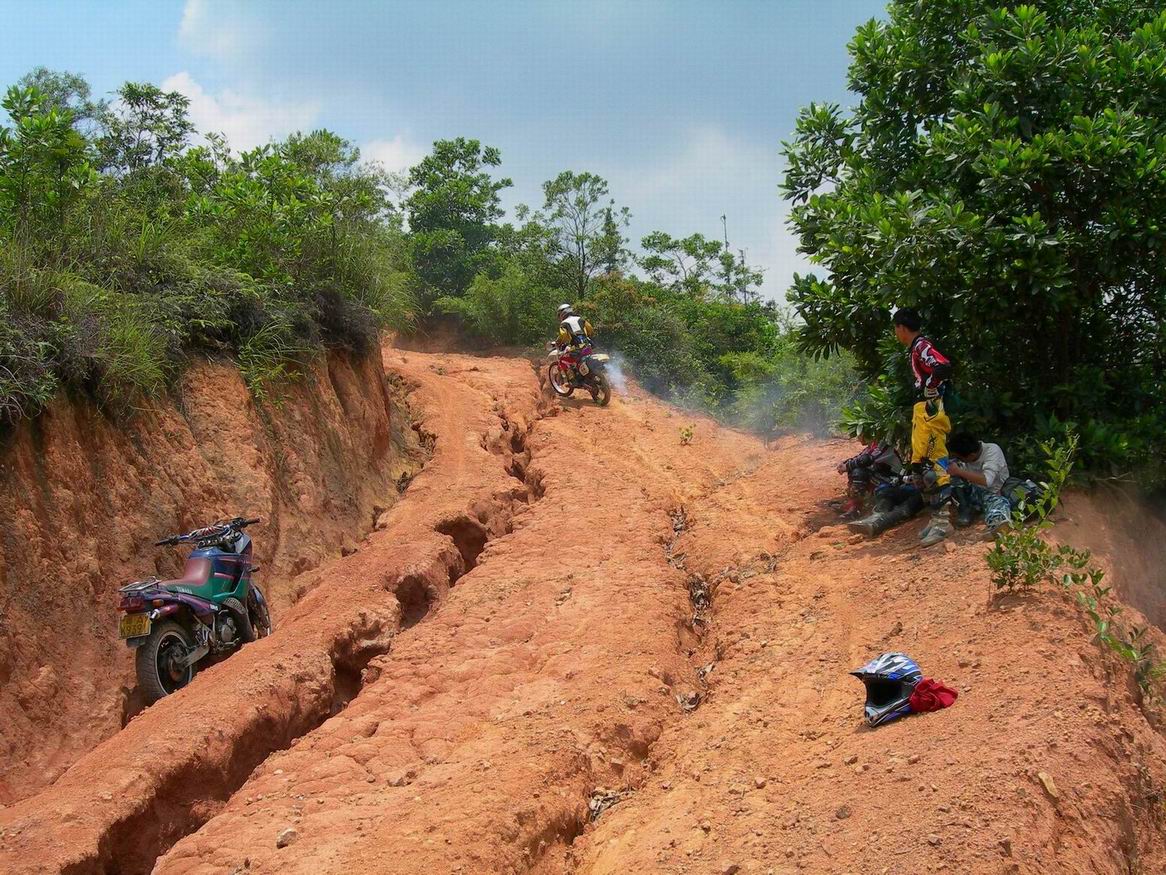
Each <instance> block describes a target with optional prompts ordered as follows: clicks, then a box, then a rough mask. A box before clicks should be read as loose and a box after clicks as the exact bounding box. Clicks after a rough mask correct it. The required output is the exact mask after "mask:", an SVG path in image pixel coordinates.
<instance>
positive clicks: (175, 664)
mask: <svg viewBox="0 0 1166 875" xmlns="http://www.w3.org/2000/svg"><path fill="white" fill-rule="evenodd" d="M193 648H194V640H193V639H192V637H191V635H190V633H189V632H187V631H186V630H185V629H183V628H182V627H181V626H180V625H178V624H177V623H175V622H173V621H167V622H165V623H159V624H158V625H157V626H155V627H154V629H153V630H152V631H151V632H150V637H149V638H147V639H146V643H145V644H143V645H142V646H141V647H139V648H138V652H137V655H136V657H135V665H134V667H135V669H136V670H137V675H138V686H140V687H141V688H142V693H143V695H144V696H145V697H146V703H147V704H149V705H153V704H154V703H155V702H157V701H158V700H159V699H164V698H166V697H167V696H169V695H170V694H171V693H175V692H177V691H178V690H181V689H182V688H183V687H185V686H186V685H187V684H189V683H190V682H191V681H192V680H194V666H193V665H186V666H184V665H180V664H179V660H180V659H181V658H182V657H184V656H185V655H186V654H187V653H188V652H189V651H190V650H192V649H193Z"/></svg>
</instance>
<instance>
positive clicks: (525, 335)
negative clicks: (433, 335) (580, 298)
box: [435, 263, 560, 346]
mask: <svg viewBox="0 0 1166 875" xmlns="http://www.w3.org/2000/svg"><path fill="white" fill-rule="evenodd" d="M559 296H560V293H559V291H558V290H556V289H554V288H548V287H546V286H543V285H539V284H538V283H537V282H535V281H534V280H532V278H531V277H529V276H527V274H526V273H525V272H524V271H523V270H522V268H521V267H520V266H518V265H517V264H513V263H512V264H508V265H507V266H506V268H505V269H504V270H503V271H502V274H501V276H499V277H498V278H497V279H493V278H491V277H490V276H488V275H486V274H484V273H480V274H478V275H477V276H476V277H475V278H474V281H473V283H471V284H470V288H469V290H468V291H467V292H466V294H465V295H464V296H463V297H460V298H455V297H444V298H438V299H437V301H436V302H435V308H436V309H437V310H438V311H440V312H443V313H452V314H456V315H458V316H460V317H461V318H462V319H463V321H464V322H465V324H466V326H467V327H468V328H470V330H471V331H473V332H474V333H475V334H476V335H478V336H479V337H482V338H484V339H485V340H487V341H489V342H491V343H496V344H505V345H521V346H533V345H536V344H538V342H539V341H540V340H542V339H544V338H546V336H547V333H548V325H550V324H553V314H554V312H555V306H556V305H557V304H558V298H559Z"/></svg>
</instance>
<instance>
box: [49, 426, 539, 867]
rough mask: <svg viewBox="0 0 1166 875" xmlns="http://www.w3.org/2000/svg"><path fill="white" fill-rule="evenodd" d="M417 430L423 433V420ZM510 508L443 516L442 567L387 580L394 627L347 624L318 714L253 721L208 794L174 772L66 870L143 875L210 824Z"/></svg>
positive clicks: (505, 523)
mask: <svg viewBox="0 0 1166 875" xmlns="http://www.w3.org/2000/svg"><path fill="white" fill-rule="evenodd" d="M418 430H419V433H422V434H424V432H423V431H421V430H420V428H419V427H418ZM435 444H436V437H435V436H432V435H430V436H429V438H428V447H429V448H430V449H431V450H432V448H433V446H434V445H435ZM509 446H510V448H511V452H512V453H513V457H512V461H511V462H510V463H505V457H506V456H507V455H509V454H508V453H504V452H501V451H498V452H497V453H496V454H497V455H499V456H501V457H502V458H503V462H504V464H503V467H504V468H506V470H507V472H508V473H510V475H511V476H512V477H514V478H515V479H517V480H520V481H522V483H523V484H524V487H529V486H530V484H527V483H526V480H525V478H524V476H521V475H519V474H518V473H517V471H518V470H525V468H526V467H528V466H529V464H530V462H531V453H530V451H529V450H527V449H526V440H525V435H522V434H519V433H517V432H515V433H514V434H513V435H512V436H511V440H510V442H509ZM515 466H520V467H519V468H516V467H515ZM526 495H530V496H533V498H534V499H535V500H537V498H538V497H539V496H540V493H539V492H538V490H537V489H535V488H526V492H525V494H522V493H520V494H519V495H517V496H516V500H517V501H521V502H522V503H526V501H527V500H528V499H527V498H526ZM512 511H513V505H512V504H511V505H509V506H508V505H506V504H502V505H500V506H498V507H496V508H495V509H494V511H493V513H492V514H490V516H489V518H488V519H484V518H483V516H484V514H482V513H481V512H479V514H478V515H475V514H472V513H463V514H457V515H455V516H452V517H449V518H446V519H443V520H441V521H439V522H438V523H437V524H436V525H435V526H434V527H433V528H434V531H435V532H436V533H437V534H439V535H442V536H444V537H445V538H447V539H448V541H449V543H450V545H451V546H452V547H453V550H443V551H440V552H439V553H438V555H437V557H436V560H437V561H436V565H437V567H436V569H434V568H433V567H432V566H431V567H430V568H428V569H427V570H426V572H425V573H423V574H417V573H407V574H404V575H401V576H400V577H398V578H396V579H395V580H394V581H393V583H391V584H390V585H388V586H387V587H386V588H387V589H389V590H390V591H391V592H392V594H393V595H394V596H395V598H396V600H397V605H398V609H397V619H396V623H395V626H394V625H393V624H391V623H385V622H383V621H377V620H373V619H372V618H371V617H368V618H365V619H366V622H365V623H364V624H355V625H353V626H351V627H349V628H348V630H347V632H346V633H345V634H344V635H343V636H342V637H341V638H340V639H339V640H338V641H337V642H336V643H335V644H334V646H333V648H332V649H331V651H330V652H329V659H330V661H331V664H332V676H331V690H330V696H327V697H326V698H325V700H324V702H323V703H322V704H323V707H321V708H317V711H318V713H317V714H314V715H311V716H310V717H309V718H308V719H307V720H305V721H297V722H296V726H294V727H293V726H291V725H288V724H286V723H285V724H284V725H278V724H277V722H276V721H270V722H268V723H265V724H264V725H261V726H257V727H255V729H254V731H253V732H252V733H249V734H248V735H247V736H245V737H243V738H241V739H240V740H239V741H238V742H237V743H236V746H235V748H234V752H233V754H232V757H231V761H230V763H229V764H228V767H227V768H226V769H225V770H224V771H223V773H222V781H221V784H220V785H219V786H218V787H216V788H214V790H213V791H212V792H210V793H208V792H206V790H205V789H204V790H202V791H201V792H198V793H195V794H189V795H187V794H184V792H183V790H184V788H188V787H189V786H191V785H196V786H199V787H202V788H206V786H207V785H206V782H205V776H204V775H198V776H187V775H178V776H175V781H174V787H173V788H170V787H167V788H164V790H163V792H162V793H161V794H159V795H158V796H156V797H155V798H154V800H153V803H152V805H151V806H149V808H147V809H145V810H143V811H142V812H141V813H140V815H139V816H138V817H134V818H130V819H128V820H126V821H123V822H121V823H119V824H118V826H117V828H116V829H115V830H114V831H112V832H110V833H109V834H108V840H107V841H106V842H104V843H103V845H104V846H103V847H102V848H101V851H100V854H99V856H100V858H101V860H102V861H103V862H102V863H101V864H99V865H97V866H96V868H95V867H94V862H95V861H88V860H87V861H84V862H83V863H81V864H79V865H78V866H77V867H74V868H71V869H69V870H68V875H83V873H91V872H95V871H97V872H109V873H114V872H116V873H117V875H145V873H149V872H150V871H152V870H153V868H154V866H155V863H156V862H157V860H158V858H159V857H160V856H162V855H163V854H164V853H165V852H166V851H167V850H168V849H169V848H170V847H172V846H173V845H174V844H175V843H177V842H178V841H180V840H181V839H182V838H183V837H184V836H186V835H190V834H191V833H193V832H195V831H196V830H198V829H199V828H200V827H201V826H202V825H203V824H204V823H206V821H207V820H208V819H209V815H210V814H211V813H213V810H214V806H213V803H218V804H219V805H221V804H222V803H224V802H225V801H226V800H227V799H228V798H230V796H231V795H232V794H233V793H235V792H236V791H237V790H239V789H240V788H241V787H242V786H243V785H244V783H245V782H246V780H247V778H248V776H250V775H251V774H252V773H253V772H254V771H255V769H256V768H258V767H259V766H260V765H262V763H264V762H266V761H267V760H268V759H269V758H270V757H271V756H273V755H274V754H277V753H279V752H281V751H284V750H287V749H288V748H290V747H292V746H294V745H295V744H296V743H297V742H298V741H299V740H300V739H301V738H302V737H304V736H306V735H309V734H310V733H312V732H315V731H316V730H318V729H320V728H321V727H323V726H325V725H326V724H327V723H328V721H330V720H332V719H333V718H335V717H336V716H338V715H339V714H340V713H341V712H342V711H343V710H344V709H345V708H347V707H348V706H349V705H350V704H351V703H352V702H353V700H355V699H356V698H357V697H358V696H359V695H360V694H361V692H362V690H363V689H364V687H365V685H366V684H367V683H368V682H370V681H371V680H374V679H375V678H376V677H378V676H379V675H380V673H381V672H382V671H383V670H384V666H385V663H384V659H383V658H384V657H386V655H387V654H389V653H390V651H391V647H392V640H393V638H394V637H395V636H396V635H397V634H398V633H400V632H402V631H404V630H407V629H412V628H413V627H415V626H417V625H418V624H420V623H422V622H424V621H425V620H426V619H428V618H429V617H430V616H431V611H432V610H433V608H434V607H435V606H436V605H437V603H438V602H439V601H440V600H441V598H442V597H443V596H444V595H445V594H446V593H447V592H448V590H449V588H451V587H453V586H454V585H455V584H456V583H457V582H458V581H459V580H460V579H461V578H462V577H463V576H464V575H465V574H467V573H469V572H470V571H472V570H473V569H474V568H475V567H476V565H477V563H478V558H479V556H480V555H481V554H482V552H483V550H485V548H486V545H487V544H489V543H490V542H491V541H493V540H495V537H496V536H495V535H494V534H492V532H493V531H497V530H501V531H502V534H500V535H498V536H497V537H505V534H506V533H507V532H509V527H510V519H511V513H512ZM487 523H489V524H487ZM374 659H377V660H378V665H377V667H376V668H375V669H373V670H372V671H371V672H370V669H369V664H370V663H371V662H372V661H373V660H374ZM163 824H164V825H165V826H164V827H163V826H162V825H163ZM111 867H112V868H111Z"/></svg>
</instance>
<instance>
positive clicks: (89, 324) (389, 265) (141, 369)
mask: <svg viewBox="0 0 1166 875" xmlns="http://www.w3.org/2000/svg"><path fill="white" fill-rule="evenodd" d="M42 87H43V88H44V90H41V88H42ZM88 94H89V90H88V86H87V85H86V84H85V83H84V81H83V80H81V79H80V78H79V77H76V76H72V75H68V74H66V75H62V74H54V73H52V72H50V71H46V70H43V69H40V70H38V71H34V74H31V75H30V76H29V77H27V83H26V85H24V86H22V87H17V88H13V89H10V90H9V92H8V94H7V96H6V97H5V98H4V101H3V106H4V108H5V109H6V110H7V112H8V116H9V119H10V122H11V126H10V127H0V314H2V315H3V317H4V320H3V321H4V324H3V327H2V329H0V422H12V421H15V420H16V419H18V418H20V417H24V416H31V415H34V414H35V413H36V411H37V410H39V409H40V408H41V407H42V406H43V405H44V404H45V403H47V401H48V400H49V398H51V396H52V394H53V393H54V392H55V391H56V389H57V387H58V386H59V385H61V384H67V385H71V386H73V387H75V388H77V389H80V390H83V391H86V392H89V393H90V394H91V395H92V396H93V397H94V398H95V399H97V400H98V401H99V402H101V403H102V404H104V405H106V406H109V407H112V408H116V409H119V410H126V409H129V408H131V407H132V406H133V405H134V403H135V402H136V400H137V399H138V398H140V397H143V396H149V395H153V394H156V393H158V392H159V391H161V390H162V389H164V387H165V386H166V384H167V382H168V381H169V380H171V379H172V378H173V377H174V376H175V375H176V374H177V373H178V372H179V370H180V368H181V367H182V365H183V363H184V361H185V359H186V357H187V355H188V354H189V353H190V352H191V351H196V350H197V351H204V352H209V353H217V354H232V355H236V356H238V358H239V363H240V366H241V368H242V370H243V373H244V376H245V378H246V380H247V383H248V385H249V386H251V388H252V390H253V391H254V392H255V393H256V395H257V397H260V398H273V397H274V387H275V384H276V383H277V382H278V381H279V380H280V379H282V378H284V377H286V376H288V375H291V374H294V373H295V372H296V369H297V365H298V363H300V362H302V361H303V360H304V359H305V358H306V357H307V356H308V355H309V354H310V352H311V350H313V349H316V348H319V347H336V348H343V349H348V350H354V351H356V352H359V353H363V352H367V351H369V350H370V349H372V348H373V347H374V346H375V344H376V341H377V336H378V332H379V330H380V328H382V327H392V328H398V329H399V328H405V327H408V326H409V325H410V324H411V323H412V320H413V317H414V314H415V311H416V304H415V282H414V280H413V272H412V265H411V263H410V260H409V247H408V241H407V240H406V237H405V234H404V232H403V231H402V230H401V223H400V218H399V216H397V215H396V213H395V212H394V210H393V209H392V206H391V204H390V202H389V200H388V189H387V184H388V180H387V178H386V175H385V174H384V173H383V172H382V171H380V170H378V169H377V168H375V167H370V166H367V165H364V164H361V163H360V162H359V152H358V151H357V150H356V149H355V148H354V147H352V146H351V145H350V144H348V143H347V142H345V141H344V140H342V139H341V138H339V137H337V136H336V135H334V134H331V133H329V132H327V131H315V132H312V133H310V134H295V135H293V136H291V137H289V138H288V139H287V140H286V141H285V142H283V143H279V144H274V145H271V146H266V147H263V148H260V149H254V150H251V151H249V152H244V153H242V154H241V155H237V156H235V155H233V154H232V153H231V152H230V151H229V150H228V149H227V147H226V144H225V143H224V142H223V141H222V140H221V139H219V138H217V137H215V136H214V135H212V136H210V137H209V138H208V141H209V145H208V146H203V147H198V148H187V144H188V141H189V138H190V137H191V135H192V134H193V127H192V125H191V124H190V122H189V119H188V118H187V115H186V109H187V104H186V100H185V98H183V97H182V95H180V94H176V93H164V92H161V91H159V90H158V89H157V88H155V87H153V86H150V85H141V84H134V83H127V85H126V86H124V87H123V88H122V89H121V90H120V91H119V100H118V101H117V102H116V103H115V104H104V103H100V102H98V103H94V102H91V101H89V99H88Z"/></svg>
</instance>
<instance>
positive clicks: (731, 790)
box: [0, 350, 1166, 875]
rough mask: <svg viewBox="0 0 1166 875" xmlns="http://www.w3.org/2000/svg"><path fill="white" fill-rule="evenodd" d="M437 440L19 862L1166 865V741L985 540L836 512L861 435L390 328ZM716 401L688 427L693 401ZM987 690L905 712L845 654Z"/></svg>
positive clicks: (245, 867) (4, 856)
mask: <svg viewBox="0 0 1166 875" xmlns="http://www.w3.org/2000/svg"><path fill="white" fill-rule="evenodd" d="M386 365H387V367H388V368H389V370H390V371H391V372H393V373H395V374H398V375H399V376H400V378H401V379H403V380H404V381H405V382H406V383H408V384H409V385H410V386H411V387H412V388H413V395H412V398H413V404H414V406H415V408H416V410H417V411H418V412H419V415H420V417H421V421H422V427H423V429H424V430H425V431H426V432H427V433H428V434H430V435H432V437H433V439H434V442H435V443H434V452H433V457H432V460H431V462H430V463H429V465H428V466H427V468H426V469H425V471H423V472H422V473H421V474H420V475H419V476H418V477H417V478H416V480H415V481H414V483H413V485H412V486H411V487H410V489H409V492H408V493H407V494H406V496H405V498H404V499H403V500H402V501H401V502H400V503H399V504H398V505H397V506H396V507H394V508H393V509H392V510H391V511H389V512H388V513H387V514H385V515H383V516H382V518H381V519H380V521H379V523H378V529H377V531H375V532H373V533H372V534H370V535H369V536H368V538H367V539H366V540H365V541H364V542H363V543H362V544H361V545H360V548H359V551H358V552H357V553H356V554H354V555H351V556H348V557H345V558H342V559H337V560H333V561H331V562H328V563H327V564H325V565H323V566H321V568H319V569H318V570H316V571H314V572H310V573H308V574H306V575H301V576H300V577H299V578H297V579H296V580H295V581H293V588H294V590H295V591H300V590H302V591H303V593H304V595H303V598H302V599H301V600H300V601H299V602H298V604H297V605H296V606H295V608H293V609H292V610H291V611H290V612H289V614H288V616H287V617H286V619H285V620H284V623H283V624H282V627H281V628H280V630H279V631H278V632H277V634H276V635H274V636H273V637H272V638H270V639H266V640H264V641H262V642H259V643H258V644H256V645H253V646H251V647H248V648H246V649H244V650H243V651H242V652H241V653H240V654H239V655H237V656H235V657H233V658H232V659H231V660H229V661H228V662H227V663H225V664H223V665H221V666H218V667H216V668H214V669H212V670H210V671H208V672H206V673H205V674H204V675H202V676H200V677H199V678H198V679H197V680H196V682H195V683H194V684H193V685H192V686H191V687H190V688H188V689H187V690H184V691H182V692H181V693H180V694H178V695H176V696H173V697H170V698H168V699H166V700H164V701H163V702H161V703H160V704H159V705H157V706H155V707H153V708H151V709H149V710H147V711H146V712H145V713H143V714H142V715H141V716H139V717H137V718H136V719H134V720H133V721H131V722H130V724H129V726H128V727H127V728H126V729H125V730H123V731H122V732H121V733H119V734H118V735H117V736H115V737H114V738H113V739H111V740H110V741H108V742H106V743H105V744H104V745H102V746H101V747H100V748H98V749H97V750H96V751H94V753H93V754H92V755H90V756H88V757H85V758H83V759H82V760H81V761H79V762H78V763H77V764H76V765H75V766H74V767H73V768H72V769H70V770H69V771H68V772H67V773H66V774H65V775H64V776H63V777H62V778H61V779H60V780H59V781H58V782H57V783H56V784H55V785H54V786H53V787H52V788H50V789H49V790H48V791H46V792H44V793H42V794H40V795H39V796H38V797H36V798H34V799H30V800H28V801H27V802H24V803H21V804H19V805H15V806H12V807H10V808H8V809H4V810H0V870H3V871H5V872H8V871H12V872H58V871H67V872H76V873H80V872H107V873H113V872H118V873H132V872H147V871H150V870H151V869H153V870H154V871H157V872H164V873H204V872H205V873H212V872H213V873H223V872H231V873H296V872H299V873H320V872H361V873H364V872H378V873H414V872H434V873H447V872H448V873H453V872H463V873H495V872H499V873H501V872H506V873H542V875H552V873H567V872H573V873H583V872H610V873H628V872H635V873H639V872H644V873H649V872H669V873H672V872H675V873H681V872H691V873H725V875H729V873H735V872H741V873H767V872H774V873H777V872H870V871H874V872H900V873H916V872H927V871H950V872H961V873H962V872H1009V871H1011V872H1050V873H1051V872H1082V873H1084V872H1113V873H1119V872H1120V873H1129V872H1157V871H1164V870H1166V835H1164V833H1163V824H1162V816H1163V797H1162V788H1163V786H1164V783H1163V782H1164V781H1166V756H1164V755H1166V744H1164V741H1163V738H1162V737H1161V735H1159V734H1158V733H1157V732H1156V731H1155V730H1154V729H1153V728H1152V727H1151V725H1150V723H1149V722H1148V721H1147V719H1146V717H1145V715H1144V714H1143V712H1142V710H1141V709H1140V708H1139V705H1138V703H1137V700H1136V698H1135V695H1134V692H1135V690H1133V689H1131V685H1130V683H1129V673H1128V670H1126V669H1125V668H1124V667H1123V666H1121V665H1119V664H1116V663H1114V662H1113V661H1112V659H1111V658H1110V657H1108V656H1106V655H1105V654H1104V653H1103V652H1102V651H1100V650H1099V649H1097V648H1096V646H1095V645H1094V644H1093V643H1091V641H1090V635H1089V632H1088V630H1087V629H1086V627H1085V626H1084V625H1083V623H1082V621H1081V615H1080V614H1079V613H1078V612H1077V610H1076V608H1075V607H1074V606H1073V605H1072V604H1070V603H1068V602H1067V601H1066V600H1064V599H1063V598H1062V597H1061V596H1060V595H1057V594H1053V593H1047V594H1042V595H1038V596H1034V597H1031V598H1027V599H1024V600H1013V601H1005V602H1000V601H993V602H990V601H989V598H988V595H989V594H988V579H987V576H986V572H985V570H984V565H983V559H982V555H983V552H984V550H985V549H986V547H985V545H984V543H983V542H981V541H978V540H975V539H974V537H973V536H972V535H970V534H967V535H965V534H962V533H961V534H960V535H958V536H957V537H956V538H955V540H954V542H953V543H952V544H950V545H948V547H946V548H943V547H941V548H938V549H937V550H935V551H932V552H927V551H922V550H919V549H918V548H917V547H916V546H915V543H916V541H915V538H916V533H915V531H914V529H915V528H917V525H916V526H908V527H905V528H904V530H902V531H900V532H898V533H895V534H893V535H891V536H890V537H886V538H884V539H882V540H880V541H876V542H873V543H867V542H853V541H852V539H850V538H849V537H848V535H847V533H846V532H845V530H843V529H839V528H838V527H836V526H834V525H832V523H833V522H834V518H833V516H832V513H831V512H830V511H829V510H828V509H827V508H825V507H824V505H823V500H824V499H825V498H826V497H828V496H830V495H831V494H832V493H833V492H834V491H835V487H836V486H837V480H838V478H837V476H836V475H835V474H833V465H834V464H835V463H836V461H837V458H839V457H841V456H842V455H843V454H844V453H845V452H846V450H847V448H846V447H844V446H842V445H838V444H829V443H826V444H823V443H821V442H808V441H799V440H786V441H783V442H780V443H778V444H777V445H775V446H774V447H773V448H771V449H770V450H769V451H766V450H765V449H764V448H763V447H762V446H761V445H760V444H759V443H758V442H757V441H755V440H753V439H752V438H749V437H747V436H745V435H741V434H738V433H735V432H732V431H729V430H725V429H719V428H717V427H715V426H714V425H713V424H712V423H710V422H708V421H706V420H703V419H699V418H694V417H692V416H690V415H688V414H680V413H677V412H675V411H672V410H670V409H669V408H667V407H666V406H664V405H662V404H660V403H658V402H655V401H653V400H651V399H649V398H647V397H645V396H643V395H641V394H639V393H636V392H632V393H631V394H630V395H629V394H626V393H625V394H623V395H621V396H617V399H616V400H615V401H614V402H613V404H612V406H611V407H609V408H607V409H599V408H596V407H594V406H593V405H592V404H590V403H588V402H576V401H568V402H563V403H559V402H552V401H550V400H549V399H548V398H547V396H546V395H544V394H542V393H541V392H540V390H539V386H538V384H537V382H536V378H535V373H534V372H533V371H532V370H531V368H530V366H529V364H527V363H526V362H522V361H516V360H513V359H499V358H494V359H490V358H470V357H464V356H453V355H433V354H422V353H418V352H406V353H402V352H395V351H392V350H390V351H388V352H387V353H386ZM690 423H692V424H694V437H693V439H692V441H691V443H690V444H682V442H681V428H682V427H683V426H687V425H689V424H690ZM883 650H905V651H907V652H908V653H910V654H911V655H912V656H913V657H915V658H916V659H917V660H918V661H919V662H920V663H921V664H922V665H923V667H924V669H925V671H926V672H927V673H928V674H930V675H934V676H937V677H940V678H942V679H944V680H945V681H947V682H948V683H949V684H951V685H953V686H955V687H956V688H957V689H958V690H959V691H960V699H959V701H958V702H957V703H956V705H955V706H954V707H952V708H950V709H948V710H946V711H942V712H938V713H934V714H929V715H922V716H916V717H912V718H908V719H905V720H902V721H899V722H898V723H895V724H891V725H890V726H887V727H884V728H882V729H879V730H876V731H869V730H867V729H866V728H864V727H863V725H862V723H861V694H860V693H861V686H860V685H859V683H858V682H857V681H856V680H854V679H853V678H851V677H849V676H848V675H847V672H848V671H849V670H850V669H852V668H855V667H857V666H858V665H860V664H862V663H863V662H865V661H866V660H867V659H868V658H869V657H870V656H872V655H874V654H876V653H878V652H880V651H883Z"/></svg>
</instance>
